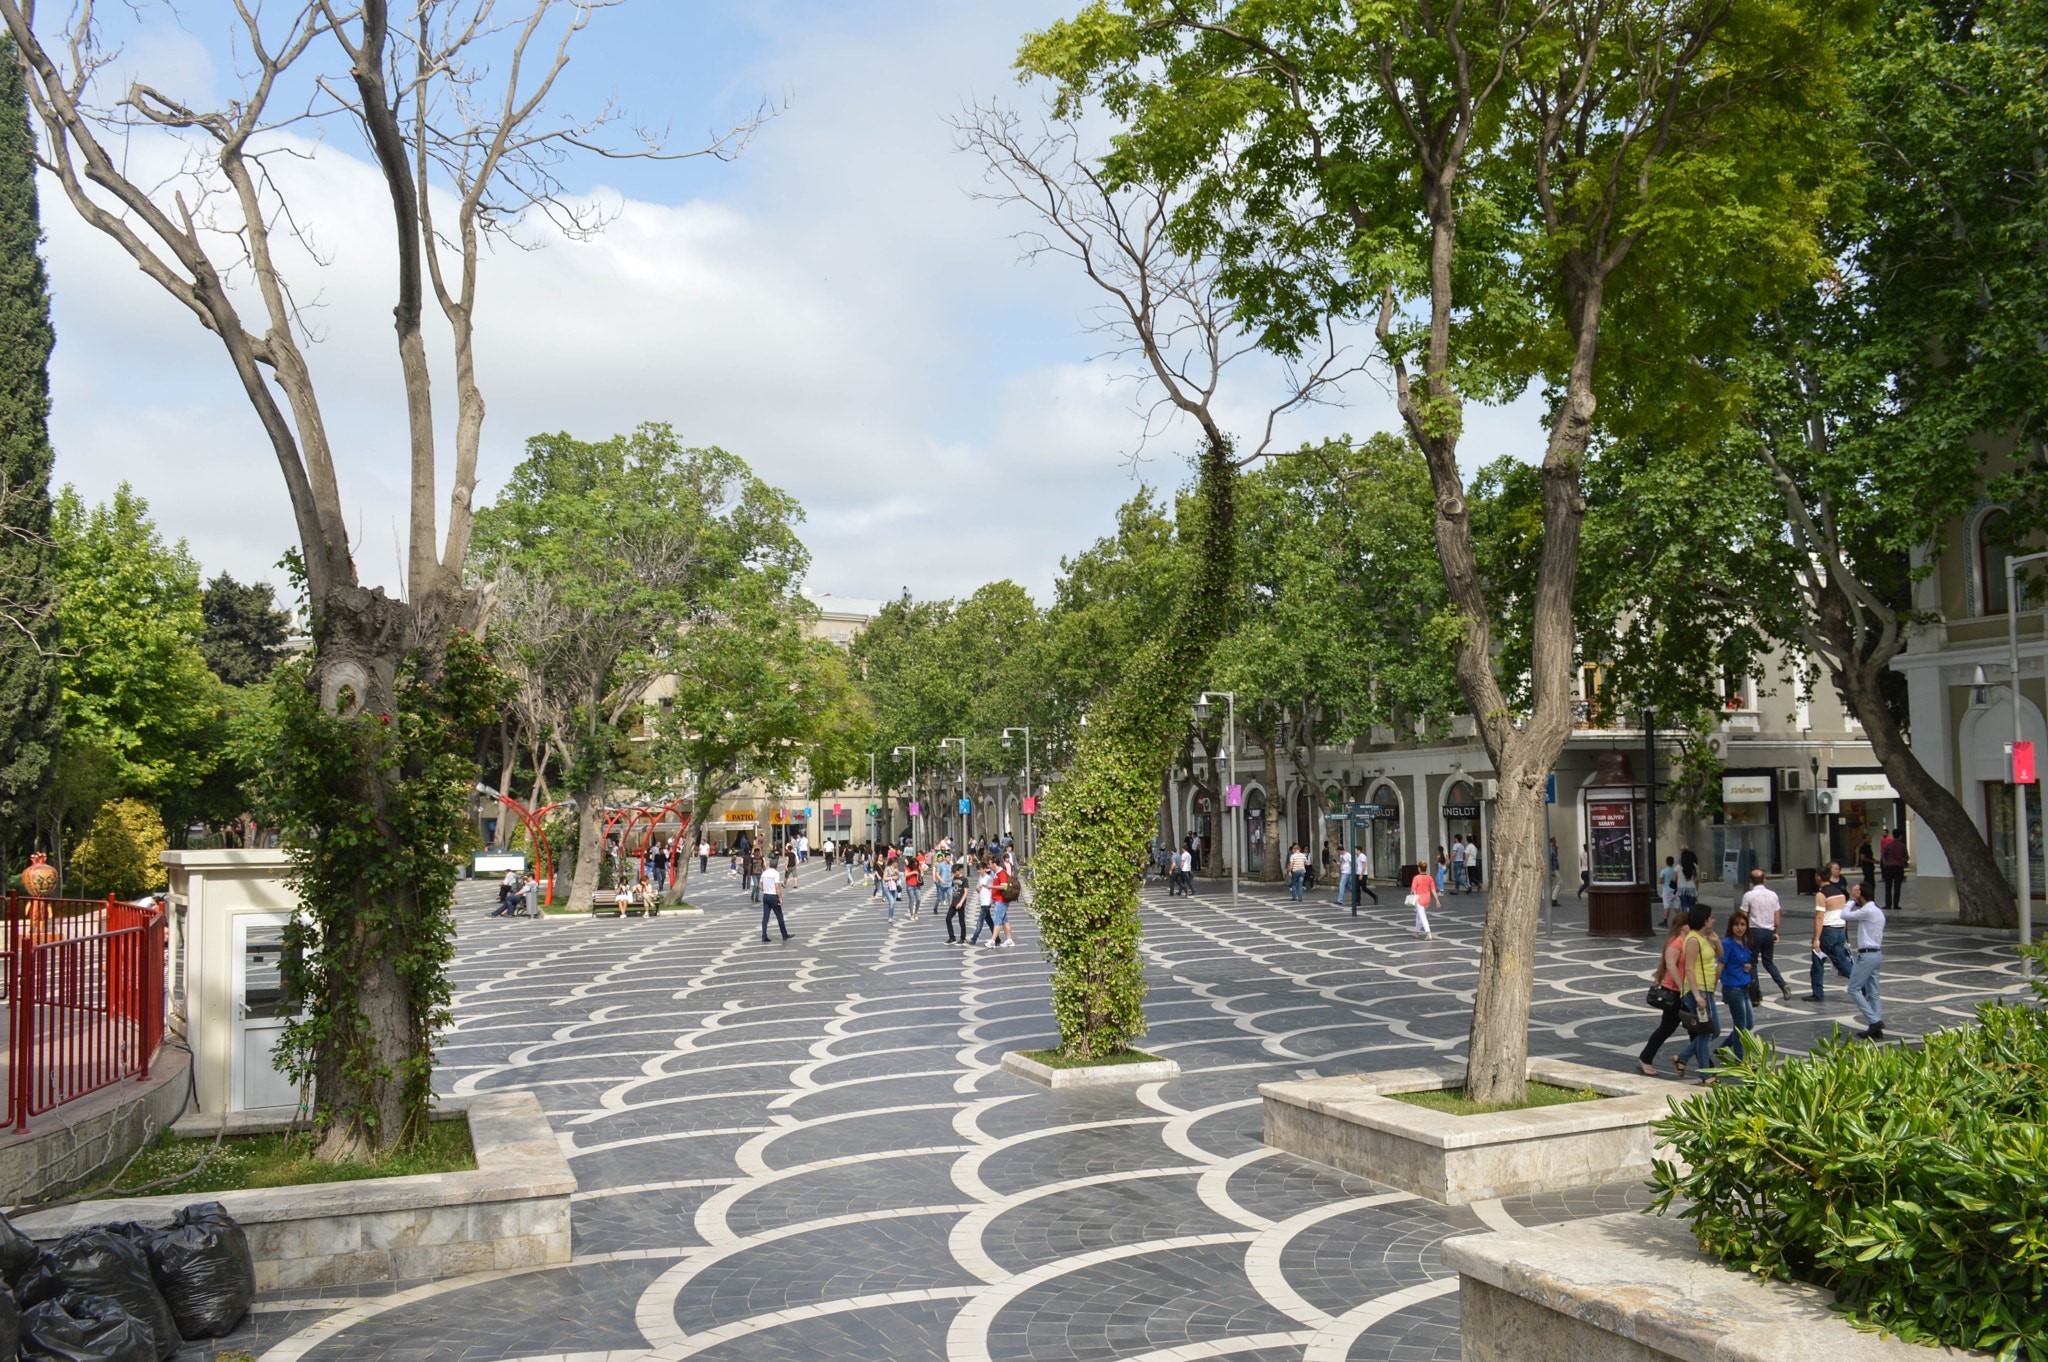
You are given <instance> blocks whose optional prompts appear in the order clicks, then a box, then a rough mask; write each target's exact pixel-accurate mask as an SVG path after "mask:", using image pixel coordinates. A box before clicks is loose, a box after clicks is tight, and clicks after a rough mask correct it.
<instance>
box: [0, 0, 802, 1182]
mask: <svg viewBox="0 0 2048 1362" xmlns="http://www.w3.org/2000/svg"><path fill="white" fill-rule="evenodd" d="M609 3H615V0H516V2H515V3H500V2H499V0H411V3H409V4H401V5H400V6H399V7H398V10H397V13H396V14H394V13H393V9H392V6H391V5H390V4H388V3H387V0H360V3H357V4H353V5H350V4H344V3H339V2H338V0H302V3H298V4H296V5H288V6H284V7H279V6H274V5H273V6H265V5H261V4H255V3H252V2H251V0H230V4H229V5H228V6H227V7H226V8H228V9H230V10H231V12H232V19H231V20H230V28H231V32H230V35H229V36H230V37H231V39H232V41H233V44H234V48H235V52H236V55H237V60H238V63H239V66H240V68H241V70H240V74H241V80H240V82H239V88H237V89H235V90H234V91H233V93H232V95H231V96H230V97H229V98H227V99H226V100H224V101H222V102H220V103H219V104H218V105H217V106H215V107H206V106H204V105H201V104H199V103H196V102H194V101H191V100H188V99H186V98H183V97H181V96H180V95H179V93H177V92H175V91H173V90H169V89H164V88H160V87H158V86H156V85H153V84H151V83H149V81H147V80H146V79H142V78H139V77H138V78H136V79H134V80H133V81H131V82H130V83H129V84H128V85H127V86H126V88H125V89H120V90H112V91H110V90H108V89H107V88H105V87H106V86H107V85H108V83H109V79H108V75H109V72H110V70H111V68H112V65H113V63H114V61H115V58H116V55H117V54H116V53H114V52H113V51H111V50H110V49H109V48H107V47H106V46H105V45H104V42H103V37H102V32H101V27H100V24H99V19H98V15H97V7H96V5H95V3H94V0H77V3H75V4H74V5H72V6H70V7H68V9H67V10H66V11H65V12H64V13H63V14H62V17H61V18H57V19H53V20H49V21H46V20H45V19H44V17H43V15H42V14H41V13H40V12H39V6H38V5H37V4H36V0H0V21H4V22H5V23H6V26H7V29H8V31H9V32H10V33H11V34H12V35H13V37H14V41H15V45H16V48H17V52H18V57H19V61H20V62H21V65H22V67H23V70H24V72H25V74H26V76H27V83H28V90H29V99H30V103H31V105H32V107H33V109H34V113H35V117H36V119H37V120H38V122H39V123H40V125H41V133H42V143H41V147H40V152H39V154H40V158H41V161H42V164H43V166H44V168H45V169H46V170H47V171H48V172H49V173H50V175H51V176H52V177H53V178H54V179H55V181H56V183H57V184H58V185H59V186H60V187H61V189H62V191H63V193H64V195H65V197H66V198H67V199H68V200H69V202H70V204H71V206H72V208H73V210H74V211H76V212H77V214H78V215H79V217H80V218H81V219H82V220H84V221H85V222H86V223H87V224H88V225H90V226H91V227H92V228H94V229H95V230H97V231H99V232H101V233H103V234H105V235H106V236H107V237H108V238H109V239H111V240H112V241H113V242H115V243H116V244H117V245H118V246H120V247H121V249H122V250H124V251H125V252H126V253H127V254H128V256H129V257H130V258H131V259H132V260H133V261H134V262H135V264H136V266H137V267H138V268H139V269H141V271H142V272H143V273H144V274H145V275H146V276H148V277H149V278H150V279H151V280H152V281H154V282H155V283H156V284H157V285H158V286H159V287H160V288H162V289H163V290H164V292H165V293H167V294H168V295H169V296H170V297H172V298H173V299H175V300H176V301H177V302H178V303H180V304H181V305H182V306H183V307H184V308H185V309H186V310H187V311H189V312H190V313H191V314H192V316H193V318H194V320H196V321H197V323H198V324H199V325H200V326H201V327H202V328H203V329H205V330H206V331H208V332H210V333H212V334H213V335H214V336H215V337H216V338H217V339H218V340H219V342H220V344H221V346H222V348H223V349H224V350H225V351H226V354H227V358H228V362H229V363H230V365H231V366H232V367H233V369H234V371H235V375H236V377H237V378H238V379H239V381H240V384H241V388H242V392H243V394H244V395H245V396H246V398H247V399H248V402H249V405H250V407H251V408H252V409H253V411H254V412H255V414H256V416H257V419H258V420H259V421H260V422H261V424H262V427H263V431H264V434H265V436H266V437H267V438H268V440H269V443H270V445H271V448H272V450H273V451H274V452H275V454H276V457H277V462H278V467H279V469H280V471H281V472H282V474H283V476H284V481H285V487H286V490H287V491H288V493H289V495H290V499H291V507H292V515H293V518H294V520H295V522H296V525H297V529H298V535H299V542H300V545H301V548H302V550H303V557H304V570H305V575H306V581H307V586H308V592H309V596H310V602H311V606H312V612H313V631H314V639H315V647H316V653H315V663H314V671H315V677H316V684H317V687H318V691H319V695H320V700H321V703H322V704H323V706H324V707H325V708H326V709H327V710H328V711H329V712H330V713H332V714H334V715H336V716H337V717H339V718H341V719H343V720H350V721H358V722H367V721H368V720H369V719H370V718H371V717H373V716H375V715H377V714H379V713H386V712H389V711H390V710H391V709H392V708H393V704H392V700H393V691H394V685H395V683H396V681H397V679H398V677H399V675H400V672H401V670H405V671H406V672H407V673H408V674H409V675H413V676H416V677H418V678H419V679H420V680H421V682H422V683H424V684H427V685H434V684H437V683H438V681H439V679H440V677H441V674H442V665H443V659H444V656H445V650H446V647H447V644H448V640H449V639H450V637H451V636H452V633H453V631H454V630H455V629H456V628H457V627H459V626H460V625H462V624H463V623H464V622H465V621H467V620H468V619H470V618H471V616H472V614H473V597H472V593H471V592H470V591H469V590H468V589H467V588H466V587H465V585H464V580H463V562H464V559H465V557H466V555H467V553H468V549H469V542H470V531H471V502H472V499H473V497H474V494H475V489H476V477H477V454H478V449H479V446H480V443H481V439H482V434H483V423H484V410H485V407H484V397H483V389H482V386H481V382H480V379H479V376H478V373H477V367H476V354H475V341H476V316H477V304H478V288H479V275H480V267H481V263H482V259H483V256H484V249H483V247H484V242H485V239H486V238H487V237H490V236H492V235H494V234H504V233H508V232H511V231H514V230H516V229H517V228H518V227H519V226H520V225H521V224H522V223H525V222H528V221H531V220H535V219H546V220H549V221H551V222H553V223H554V224H555V225H556V226H557V227H558V228H559V229H561V230H563V231H565V232H567V233H568V234H570V235H571V236H576V235H582V234H586V233H588V232H590V231H594V230H596V229H597V228H598V227H600V226H601V225H602V222H601V219H600V218H599V217H598V216H597V215H595V214H594V213H593V211H592V210H590V209H589V208H587V207H585V206H583V205H579V204H577V203H575V202H574V201H572V200H571V198H570V197H569V195H568V194H567V193H566V192H565V189H564V186H563V184H562V182H561V180H560V179H559V178H558V174H559V173H560V171H561V169H562V167H563V166H564V165H565V164H566V163H567V162H568V160H569V159H570V158H571V157H573V156H574V155H575V154H577V153H579V152H598V153H601V154H605V155H630V156H650V157H669V156H671V155H703V154H710V155H718V156H729V155H732V154H734V153H736V152H737V151H738V150H739V149H740V147H741V146H742V145H743V144H744V143H745V141H746V140H747V137H748V136H749V134H750V133H751V132H752V131H753V129H754V128H755V127H756V126H758V124H759V122H760V121H761V118H762V117H765V116H766V114H767V112H768V111H766V110H763V111H762V112H761V114H760V115H759V116H757V117H756V118H754V119H752V120H749V121H748V122H746V123H744V124H742V125H740V126H739V127H736V128H734V129H732V130H731V131H729V132H727V133H725V134H723V135H722V136H720V137H718V138H717V139H716V140H714V141H713V142H712V143H711V144H710V145H709V146H706V147H702V148H698V149H696V150H695V151H691V152H683V153H670V152H667V151H664V150H663V149H662V148H661V146H660V144H659V141H658V140H657V139H642V140H641V141H640V142H639V143H638V144H637V145H633V146H629V147H626V148H624V149H615V148H612V147H610V146H608V145H607V144H606V142H605V140H604V139H605V138H606V137H607V136H608V134H609V131H610V129H611V126H612V124H613V123H614V122H615V121H616V115H615V113H613V112H612V111H611V110H606V111H604V112H601V113H600V114H598V115H597V116H595V117H594V118H582V119H579V118H572V117H566V116H563V115H560V114H557V113H555V112H553V111H552V110H551V108H550V104H549V101H550V98H551V96H552V95H553V94H554V93H555V90H556V86H557V83H558V82H559V80H560V78H561V75H562V72H563V71H564V69H565V68H566V67H567V65H568V62H569V53H570V47H571V43H572V41H573V40H574V39H575V38H576V36H577V35H578V34H580V33H581V32H582V30H583V28H584V27H585V25H586V24H588V22H589V21H590V19H591V17H592V15H593V14H594V12H595V11H597V10H599V9H602V8H607V7H608V5H609ZM330 129H331V130H339V131H347V132H352V133H353V134H355V135H358V136H360V137H361V138H362V140H363V143H364V144H365V145H366V146H367V148H368V150H369V154H370V157H371V160H372V162H373V163H374V165H375V166H376V168H377V170H378V172H379V173H380V175H381V178H382V181H383V186H384V190H385V194H386V197H387V198H388V200H389V206H390V210H391V216H392V223H393V227H394V236H393V252H394V258H393V261H392V264H393V266H394V270H395V288H394V299H393V307H392V318H393V328H394V340H395V342H396V346H397V352H398V360H399V370H400V374H401V384H402V386H401V391H400V393H399V394H397V396H398V397H399V398H401V399H402V401H403V403H404V408H405V414H406V429H407V433H408V443H409V447H410V461H411V479H410V498H409V500H410V527H409V533H408V538H407V543H406V552H405V560H404V566H405V574H406V576H405V590H404V593H403V595H402V597H393V596H391V595H389V594H387V593H386V592H385V591H384V590H383V588H381V587H370V586H365V585H364V584H363V583H362V581H361V579H360V577H359V575H358V573H357V568H356V563H355V560H354V557H353V555H352V552H351V547H350V544H349V537H348V529H347V525H346V523H345V518H344V506H345V503H344V499H343V492H342V477H341V473H342V467H343V465H344V464H345V462H346V461H345V459H344V458H342V457H341V456H340V455H339V454H338V452H337V451H336V449H335V448H334V444H333V441H332V440H331V438H330V434H329V430H328V425H327V419H326V411H325V408H324V406H323V402H322V392H321V389H320V387H319V385H318V384H317V383H316V381H315V366H314V364H313V363H312V360H311V357H310V355H309V336H308V332H307V329H306V327H305V326H304V325H303V317H302V314H301V309H300V304H299V301H298V300H299V299H300V298H301V297H304V296H308V295H306V294H305V293H303V292H302V291H301V290H302V289H303V282H302V281H295V280H293V279H292V278H290V277H288V276H289V271H288V269H287V267H286V261H287V260H288V259H290V260H295V259H297V258H299V257H300V256H301V255H302V254H304V253H305V249H306V248H307V246H308V244H309V237H308V233H309V232H310V231H311V230H312V228H313V226H314V224H311V223H309V222H306V221H304V220H302V218H301V217H300V216H299V214H298V212H297V211H295V207H294V205H293V203H292V202H291V200H290V198H289V196H288V195H286V194H285V193H284V191H283V190H282V188H281V187H280V182H279V178H278V176H277V175H275V174H273V166H274V165H275V163H276V162H277V161H278V160H279V159H280V158H286V157H292V156H301V155H304V154H305V153H304V147H305V140H304V139H306V138H307V137H310V136H314V135H319V134H322V133H324V132H326V131H328V130H330ZM151 134H155V135H157V136H159V137H160V138H161V139H163V140H164V141H166V142H169V143H175V144H176V145H177V146H178V147H179V148H181V149H182V151H183V153H184V157H185V160H184V164H183V166H182V167H181V169H180V171H179V172H178V173H177V174H175V175H173V176H171V177H170V178H169V179H167V180H164V181H161V182H152V181H147V180H145V179H144V178H142V172H140V171H137V170H133V169H131V164H132V163H131V159H130V157H129V155H128V150H129V141H130V139H131V138H134V137H136V136H138V135H142V136H148V135H151ZM430 299H431V302H432V304H433V306H435V307H437V308H438V309H439V311H440V313H441V316H442V318H443V319H444V320H445V322H446V324H447V327H448V343H447V347H446V350H445V352H444V353H443V354H442V355H441V357H440V358H439V360H438V361H436V360H434V359H433V358H432V357H431V355H430V351H431V349H432V348H433V347H431V346H430V344H429V339H428V335H427V331H426V328H425V325H424V317H425V313H426V309H427V307H428V304H429V300H430ZM437 368H438V370H439V372H440V375H441V381H442V382H443V383H444V384H447V385H452V387H450V388H447V389H445V390H444V394H443V395H442V401H443V402H444V403H446V402H448V401H450V400H452V403H453V409H454V414H455V420H454V423H453V444H454V448H453V451H452V454H451V455H450V456H448V458H447V460H446V463H447V467H446V469H445V472H446V474H447V477H448V483H447V486H448V502H447V519H446V525H445V531H444V529H443V526H442V522H441V518H440V515H439V512H438V509H437V506H436V499H437V490H436V489H437V480H438V479H439V478H440V476H441V475H442V474H443V472H444V468H443V460H442V456H441V454H440V451H439V450H438V449H437V441H436V425H435V413H436V392H435V383H436V372H437ZM387 781H388V777H387V776H383V775H380V774H379V773H378V772H377V771H376V770H374V769H367V768H366V769H365V770H364V771H363V772H362V784H363V789H362V794H363V798H364V799H365V800H366V801H368V802H369V804H370V805H371V806H372V807H375V808H378V809H380V811H381V809H382V808H383V796H384V795H385V793H386V792H387V789H388V785H387ZM380 817H381V812H380ZM384 892H388V891H380V890H378V889H375V888H373V887H372V885H371V883H370V882H369V880H368V879H367V878H366V879H365V880H364V881H363V882H362V883H360V884H359V885H358V888H357V898H358V901H359V903H360V904H361V905H362V906H365V907H367V905H368V904H369V903H370V902H371V901H372V898H373V896H376V895H378V894H380V893H384ZM400 892H401V898H403V897H405V892H404V891H400ZM400 907H401V908H402V909H403V910H404V911H406V912H410V913H413V914H416V915H417V917H416V920H425V919H427V918H429V917H432V918H435V919H438V918H440V917H442V916H444V915H445V914H446V913H447V911H448V905H446V904H445V903H418V904H410V905H406V904H401V905H400ZM399 944H400V943H398V942H397V941H391V942H383V943H381V945H380V942H378V941H367V940H366V941H361V942H358V943H356V948H357V949H358V950H359V951H360V954H361V958H362V960H363V961H364V962H365V968H364V970H363V971H362V972H361V974H360V977H359V978H358V979H357V980H356V981H355V983H356V985H357V986H358V987H359V989H360V997H359V998H358V999H356V1000H354V1001H355V1002H356V1003H357V1005H358V1006H357V1009H356V1012H355V1015H357V1016H359V1017H360V1018H361V1025H362V1027H363V1028H365V1029H366V1030H367V1032H368V1033H369V1034H368V1037H367V1040H368V1049H369V1051H370V1054H371V1056H372V1061H371V1062H370V1063H369V1064H368V1066H367V1069H368V1071H367V1072H365V1071H364V1066H360V1065H358V1066H354V1067H350V1066H345V1065H343V1064H341V1063H339V1062H338V1056H339V1054H340V1053H341V1050H340V1048H339V1045H340V1042H339V1041H323V1042H322V1049H321V1053H320V1054H319V1055H318V1056H316V1062H315V1066H314V1067H315V1078H316V1084H317V1088H318V1091H319V1094H320V1101H321V1105H322V1108H323V1111H327V1112H337V1111H346V1112H350V1113H353V1114H352V1115H351V1116H350V1117H349V1118H347V1119H342V1120H337V1121H334V1122H332V1123H330V1124H329V1126H328V1133H327V1136H326V1138H325V1140H324V1141H323V1144H322V1153H323V1155H325V1156H328V1157H336V1156H341V1155H345V1154H350V1153H355V1152H359V1151H361V1150H363V1149H365V1148H367V1147H381V1146H383V1145H386V1144H388V1143H389V1142H390V1141H391V1140H393V1139H396V1138H398V1137H399V1136H400V1134H401V1132H402V1131H403V1130H404V1129H405V1128H406V1127H407V1124H408V1118H409V1117H410V1116H411V1115H412V1114H413V1113H411V1112H409V1111H408V1110H407V1109H406V1104H407V1092H408V1085H407V1084H406V1083H404V1082H402V1081H401V1079H400V1077H399V1075H400V1074H402V1073H405V1072H407V1071H408V1070H410V1071H412V1072H413V1073H415V1074H417V1073H418V1072H419V1071H421V1069H422V1066H423V1065H424V1064H426V1063H427V1062H428V1059H427V1057H426V1056H424V1055H422V1054H421V1053H420V1050H421V1049H422V1048H423V1041H422V1037H427V1040H426V1041H425V1042H424V1045H425V1047H426V1048H429V1049H430V1046H431V1039H430V1036H431V1025H430V1024H429V1023H428V1022H427V1020H426V1019H423V1018H422V1017H420V1016H418V1015H416V1012H417V1009H416V1007H415V1006H414V1004H413V1003H412V1002H411V1001H409V998H408V993H407V990H406V988H405V986H404V982H403V980H402V979H401V978H400V968H399V964H398V958H399V956H400V954H401V952H400V949H399ZM314 1005H315V1006H318V1001H317V1000H314ZM351 1039H352V1041H353V1042H355V1043H358V1044H360V1043H361V1041H362V1040H363V1037H361V1036H356V1037H353V1038H351ZM410 1090H411V1091H413V1092H418V1091H419V1090H420V1085H419V1083H418V1082H417V1081H415V1082H414V1083H412V1084H411V1085H410Z"/></svg>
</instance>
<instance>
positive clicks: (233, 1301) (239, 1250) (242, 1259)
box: [149, 1201, 256, 1339]
mask: <svg viewBox="0 0 2048 1362" xmlns="http://www.w3.org/2000/svg"><path fill="white" fill-rule="evenodd" d="M149 1269H150V1271H151V1272H152V1273H153V1274H155V1276H156V1285H157V1289H158V1290H159V1291H161V1292H162V1293H163V1297H164V1300H165V1301H166V1302H168V1303H169V1305H170V1307H171V1316H172V1318H173V1319H175V1320H176V1321H177V1324H178V1332H179V1333H180V1334H183V1335H184V1336H185V1337H186V1338H188V1339H189V1338H219V1337H220V1336H221V1335H223V1334H226V1333H229V1332H230V1331H232V1330H233V1329H234V1327H235V1326H236V1325H237V1324H240V1323H241V1322H242V1316H244V1315H246V1314H248V1313H249V1302H250V1301H252V1300H254V1299H255V1298H256V1260H255V1259H254V1258H253V1257H251V1256H250V1254H249V1236H248V1235H246V1234H244V1233H242V1227H241V1226H240V1225H238V1224H236V1223H235V1220H234V1217H233V1216H231V1215H229V1214H228V1211H227V1207H225V1206H223V1205H221V1204H220V1203H219V1202H218V1201H203V1202H200V1203H199V1204H198V1205H195V1206H187V1207H185V1208H184V1209H182V1210H180V1211H179V1212H178V1215H177V1218H176V1219H175V1220H173V1221H172V1222H171V1227H170V1228H169V1229H167V1230H154V1231H151V1233H150V1239H149Z"/></svg>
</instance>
